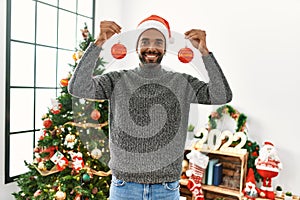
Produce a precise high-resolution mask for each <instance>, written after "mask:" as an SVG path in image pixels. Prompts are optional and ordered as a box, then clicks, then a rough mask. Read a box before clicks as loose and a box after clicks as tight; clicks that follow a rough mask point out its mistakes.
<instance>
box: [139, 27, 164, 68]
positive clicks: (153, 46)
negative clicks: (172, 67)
mask: <svg viewBox="0 0 300 200" xmlns="http://www.w3.org/2000/svg"><path fill="white" fill-rule="evenodd" d="M165 48H166V40H165V37H164V35H163V34H162V33H161V32H160V31H158V30H156V29H148V30H146V31H144V32H143V33H142V34H141V36H140V37H139V40H138V43H137V53H138V55H139V59H140V61H141V63H142V64H151V63H155V64H160V62H161V60H162V58H163V56H164V54H165V50H166V49H165Z"/></svg>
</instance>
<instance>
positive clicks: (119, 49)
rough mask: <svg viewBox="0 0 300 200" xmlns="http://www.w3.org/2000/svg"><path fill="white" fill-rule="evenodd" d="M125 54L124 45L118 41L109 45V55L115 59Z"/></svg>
mask: <svg viewBox="0 0 300 200" xmlns="http://www.w3.org/2000/svg"><path fill="white" fill-rule="evenodd" d="M126 54H127V49H126V47H125V46H124V45H123V44H121V43H120V42H119V43H117V44H114V45H113V46H112V47H111V55H112V56H113V57H114V58H115V59H122V58H124V57H125V56H126Z"/></svg>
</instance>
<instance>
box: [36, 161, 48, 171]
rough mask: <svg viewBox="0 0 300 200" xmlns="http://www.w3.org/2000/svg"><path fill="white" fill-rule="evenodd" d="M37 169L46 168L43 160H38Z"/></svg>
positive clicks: (42, 169)
mask: <svg viewBox="0 0 300 200" xmlns="http://www.w3.org/2000/svg"><path fill="white" fill-rule="evenodd" d="M38 169H39V170H41V171H45V170H46V169H47V168H46V165H45V163H44V162H39V164H38Z"/></svg>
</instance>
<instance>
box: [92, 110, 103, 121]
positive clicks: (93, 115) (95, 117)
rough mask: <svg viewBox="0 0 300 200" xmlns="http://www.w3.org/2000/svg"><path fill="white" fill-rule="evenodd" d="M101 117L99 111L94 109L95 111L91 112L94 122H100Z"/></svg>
mask: <svg viewBox="0 0 300 200" xmlns="http://www.w3.org/2000/svg"><path fill="white" fill-rule="evenodd" d="M100 117H101V114H100V112H99V110H97V109H94V110H93V111H92V112H91V118H92V119H93V120H98V119H100Z"/></svg>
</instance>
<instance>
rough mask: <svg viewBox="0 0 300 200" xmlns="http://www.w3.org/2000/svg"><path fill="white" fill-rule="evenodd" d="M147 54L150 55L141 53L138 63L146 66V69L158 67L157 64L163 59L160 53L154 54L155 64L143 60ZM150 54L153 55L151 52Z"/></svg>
mask: <svg viewBox="0 0 300 200" xmlns="http://www.w3.org/2000/svg"><path fill="white" fill-rule="evenodd" d="M147 53H150V52H143V53H141V54H139V59H140V61H141V64H142V65H143V66H147V67H155V66H157V65H159V64H160V63H161V61H162V59H163V57H164V55H163V54H162V53H160V52H156V53H155V54H157V59H156V61H155V62H148V61H146V59H145V56H146V54H147ZM152 53H153V52H152Z"/></svg>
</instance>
